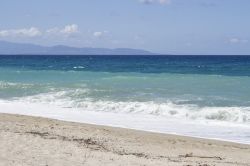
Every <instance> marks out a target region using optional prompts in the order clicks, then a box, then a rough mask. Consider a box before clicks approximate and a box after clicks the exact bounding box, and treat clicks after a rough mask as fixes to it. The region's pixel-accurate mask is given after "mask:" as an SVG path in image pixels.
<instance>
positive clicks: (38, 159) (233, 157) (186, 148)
mask: <svg viewBox="0 0 250 166" xmlns="http://www.w3.org/2000/svg"><path fill="white" fill-rule="evenodd" d="M0 165H1V166H9V165H10V166H12V165H13V166H31V165H32V166H40V165H41V166H78V165H79V166H84V165H97V166H98V165H121V166H125V165H128V166H129V165H141V166H143V165H155V166H160V165H164V166H168V165H169V166H175V165H178V166H179V165H181V166H217V165H218V166H219V165H231V166H236V165H242V166H248V165H249V166H250V146H249V145H241V144H235V143H228V142H222V141H213V140H206V139H197V138H190V137H181V136H175V135H167V134H156V133H150V132H143V131H136V130H128V129H121V128H112V127H105V126H97V125H89V124H79V123H71V122H64V121H58V120H51V119H45V118H37V117H28V116H20V115H8V114H0Z"/></svg>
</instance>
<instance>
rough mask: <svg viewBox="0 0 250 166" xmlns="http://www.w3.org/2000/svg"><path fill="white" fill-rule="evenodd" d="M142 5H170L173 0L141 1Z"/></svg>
mask: <svg viewBox="0 0 250 166" xmlns="http://www.w3.org/2000/svg"><path fill="white" fill-rule="evenodd" d="M139 1H140V2H141V3H143V4H154V3H156V4H157V3H158V4H161V5H163V4H170V3H171V0H139Z"/></svg>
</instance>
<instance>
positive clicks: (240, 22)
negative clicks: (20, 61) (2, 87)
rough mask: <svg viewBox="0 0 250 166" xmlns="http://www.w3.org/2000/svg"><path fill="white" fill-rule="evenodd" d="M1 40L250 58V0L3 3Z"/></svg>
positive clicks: (24, 0)
mask: <svg viewBox="0 0 250 166" xmlns="http://www.w3.org/2000/svg"><path fill="white" fill-rule="evenodd" d="M0 40H5V41H11V42H21V43H33V44H40V45H45V46H52V45H61V44H63V45H68V46H75V47H102V48H138V49H145V50H149V51H152V52H155V53H161V54H192V55H211V54H216V55H221V54H230V55H231V54H234V55H235V54H236V55H247V54H248V55H250V0H0Z"/></svg>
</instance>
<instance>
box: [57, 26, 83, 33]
mask: <svg viewBox="0 0 250 166" xmlns="http://www.w3.org/2000/svg"><path fill="white" fill-rule="evenodd" d="M60 32H61V33H64V34H73V33H77V32H79V31H78V25H76V24H72V25H66V26H65V27H64V29H62V30H61V31H60Z"/></svg>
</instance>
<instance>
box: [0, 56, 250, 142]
mask: <svg viewBox="0 0 250 166" xmlns="http://www.w3.org/2000/svg"><path fill="white" fill-rule="evenodd" d="M0 112H2V113H10V114H22V115H32V116H39V117H47V118H53V119H59V120H65V121H73V122H81V123H90V124H98V125H107V126H115V127H122V128H130V129H136V130H144V131H151V132H159V133H168V134H176V135H185V136H192V137H199V138H209V139H217V140H224V141H231V142H238V143H244V144H250V56H190V55H186V56H177V55H176V56H163V55H159V56H158V55H152V56H133V55H130V56H118V55H117V56H111V55H110V56H101V55H100V56H66V55H60V56H47V55H46V56H45V55H41V56H31V55H16V56H14V55H11V56H10V55H9V56H7V55H6V56H4V55H1V56H0Z"/></svg>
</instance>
